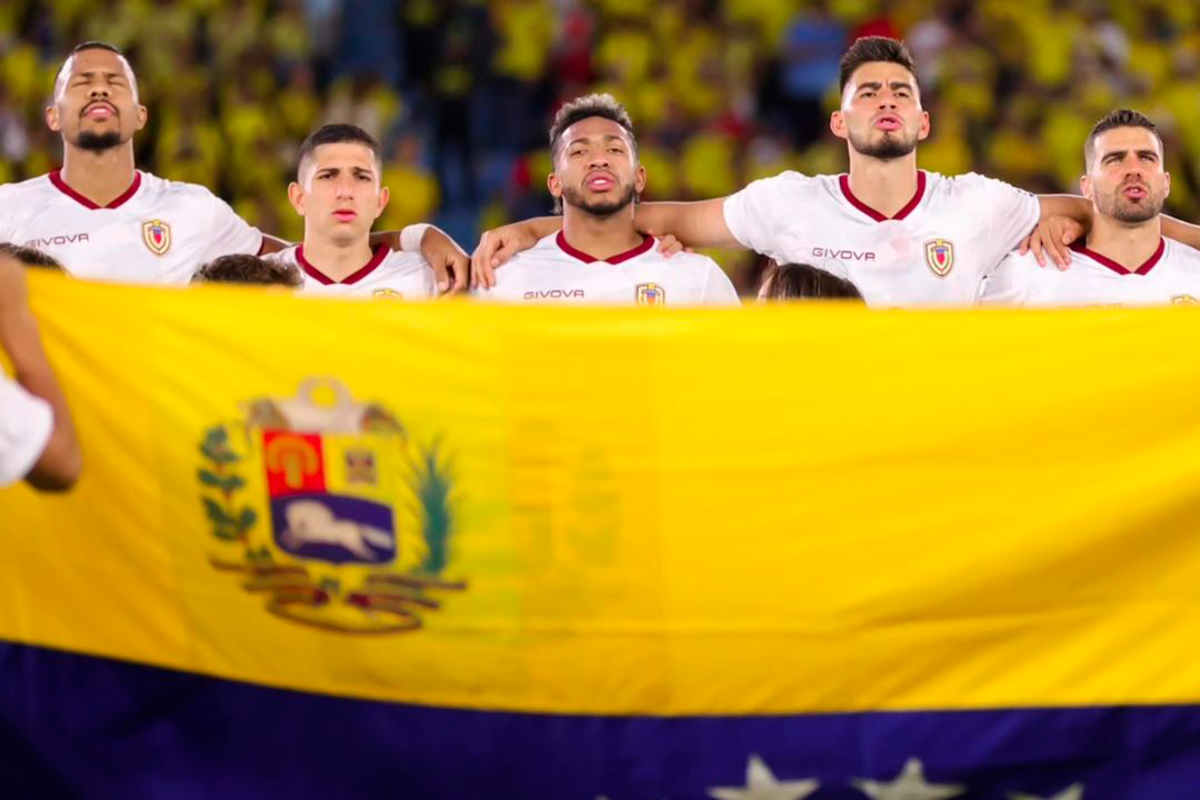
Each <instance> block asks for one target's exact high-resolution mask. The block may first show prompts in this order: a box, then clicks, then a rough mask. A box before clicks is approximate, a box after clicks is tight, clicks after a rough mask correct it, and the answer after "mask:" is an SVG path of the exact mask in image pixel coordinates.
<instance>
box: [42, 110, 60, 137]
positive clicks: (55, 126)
mask: <svg viewBox="0 0 1200 800" xmlns="http://www.w3.org/2000/svg"><path fill="white" fill-rule="evenodd" d="M46 127H47V128H49V129H50V130H52V131H54V132H55V133H58V132H59V131H61V130H62V123H61V122H60V121H59V119H58V106H46Z"/></svg>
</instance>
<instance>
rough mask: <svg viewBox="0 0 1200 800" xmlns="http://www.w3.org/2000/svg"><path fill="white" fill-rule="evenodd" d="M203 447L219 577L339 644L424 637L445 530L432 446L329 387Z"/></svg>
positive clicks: (445, 554)
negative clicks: (343, 639)
mask: <svg viewBox="0 0 1200 800" xmlns="http://www.w3.org/2000/svg"><path fill="white" fill-rule="evenodd" d="M245 409H246V418H245V419H244V420H242V421H239V422H237V423H231V424H227V425H219V426H215V427H212V428H209V429H208V431H207V432H206V433H205V436H204V440H203V441H202V442H201V444H200V452H201V455H202V456H203V458H204V460H205V463H204V465H203V466H202V467H201V468H200V470H199V472H198V476H199V480H200V484H201V486H202V487H203V489H204V494H203V496H202V502H203V506H204V509H205V512H206V513H207V516H208V519H209V522H210V523H211V525H212V533H213V536H214V537H215V538H216V539H217V540H218V541H219V542H221V543H222V545H221V550H220V552H219V553H218V554H214V555H212V557H211V559H210V560H211V562H212V564H213V566H214V567H216V568H217V569H220V570H223V571H229V572H236V573H241V574H243V575H245V576H246V581H245V583H244V584H243V588H245V589H247V590H248V591H253V592H263V593H265V594H266V596H267V602H266V607H267V610H268V611H270V612H272V613H274V614H277V615H278V616H281V617H284V618H287V619H290V620H292V621H295V622H300V623H304V624H308V625H312V626H315V627H319V628H324V629H327V630H335V631H340V632H344V633H386V632H399V631H406V630H413V629H416V628H419V627H420V626H421V624H422V623H421V614H422V613H427V612H429V611H431V610H436V609H437V608H439V607H440V601H439V600H437V599H435V598H434V597H433V596H432V593H433V592H434V591H438V590H442V591H445V590H462V589H465V588H466V584H465V583H464V582H462V581H452V580H446V579H445V578H444V577H443V572H444V571H445V570H446V568H447V566H448V561H449V549H448V546H449V540H450V536H451V534H452V531H453V513H452V508H451V504H450V488H451V479H450V475H449V469H448V467H447V464H446V459H445V457H444V455H443V453H442V450H441V444H440V440H434V441H433V442H432V443H431V444H428V445H426V446H423V447H422V446H418V445H416V444H415V443H413V442H412V441H410V440H409V437H408V433H407V431H406V430H405V428H404V426H403V425H401V423H400V421H399V420H398V419H397V418H396V417H395V416H394V415H393V414H392V413H391V412H389V411H388V410H387V409H385V408H384V407H383V406H381V405H379V404H377V403H362V402H359V401H356V400H355V399H354V398H353V396H352V395H351V393H350V390H349V389H348V388H347V387H346V386H345V385H343V384H342V383H340V382H339V381H336V380H321V379H309V380H306V381H305V382H304V383H302V384H301V386H300V391H299V393H298V395H297V396H296V397H293V398H260V399H258V400H255V401H252V402H250V403H248V404H247V405H246V406H245Z"/></svg>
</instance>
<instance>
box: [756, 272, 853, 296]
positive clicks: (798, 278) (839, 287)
mask: <svg viewBox="0 0 1200 800" xmlns="http://www.w3.org/2000/svg"><path fill="white" fill-rule="evenodd" d="M758 300H759V302H764V303H765V302H769V301H775V300H784V301H786V300H858V301H860V302H861V301H862V293H861V292H859V291H858V287H857V286H855V285H854V284H853V283H851V282H850V281H848V280H846V279H845V278H839V277H838V276H836V275H833V274H831V273H829V272H826V271H825V270H823V269H817V268H816V267H814V266H812V265H811V264H776V263H774V262H771V265H770V266H769V267H768V268H767V271H766V275H765V276H764V277H763V281H762V285H761V286H759V289H758Z"/></svg>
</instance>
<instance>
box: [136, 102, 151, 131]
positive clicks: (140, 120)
mask: <svg viewBox="0 0 1200 800" xmlns="http://www.w3.org/2000/svg"><path fill="white" fill-rule="evenodd" d="M148 117H149V112H148V111H146V107H145V106H144V105H142V104H141V103H139V104H138V107H137V128H136V129H135V130H139V131H140V130H141V129H142V128H144V127H146V119H147V118H148Z"/></svg>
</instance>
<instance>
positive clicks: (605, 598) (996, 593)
mask: <svg viewBox="0 0 1200 800" xmlns="http://www.w3.org/2000/svg"><path fill="white" fill-rule="evenodd" d="M33 290H34V301H35V308H36V311H37V313H38V315H39V318H40V320H41V323H42V326H43V333H44V335H45V337H46V338H47V340H48V344H49V348H50V351H51V355H52V358H53V359H54V361H55V364H56V367H57V369H58V371H59V374H60V377H61V378H62V380H63V382H64V384H65V386H66V390H67V393H68V396H69V399H70V401H71V403H72V407H73V409H74V410H75V414H76V417H77V423H78V425H79V427H80V431H81V436H82V439H83V445H84V448H85V454H86V457H87V471H86V476H85V478H84V479H83V481H82V482H81V483H80V485H79V487H78V488H77V490H76V491H75V492H73V493H72V494H70V495H68V496H65V497H52V498H47V497H40V496H35V495H34V494H33V493H32V492H30V491H27V490H26V489H24V488H21V487H17V488H13V489H9V490H5V491H4V492H3V493H0V526H2V528H3V547H4V554H3V558H0V596H2V597H3V601H2V602H0V639H3V640H4V642H5V644H4V645H3V646H2V647H0V797H3V798H6V799H7V798H38V800H43V799H45V798H51V799H55V798H89V800H90V799H91V798H100V799H101V800H109V799H111V800H130V799H131V798H170V799H171V800H177V799H190V798H211V797H220V798H228V799H229V800H243V799H246V800H248V799H249V798H262V797H281V798H282V797H287V798H329V797H338V798H351V800H357V799H358V798H406V799H408V798H420V799H421V800H426V799H428V800H443V799H444V800H460V799H462V798H475V797H489V798H553V799H555V800H558V799H559V798H562V799H563V800H573V799H577V800H596V798H600V797H604V798H608V800H696V799H698V798H710V797H711V798H718V800H758V799H759V798H774V799H776V800H799V799H800V798H806V797H811V798H816V800H836V799H837V798H844V799H846V800H850V799H851V798H874V799H875V800H935V799H936V798H964V799H966V800H1030V799H1031V798H1045V799H1046V800H1050V799H1051V798H1052V799H1053V800H1083V799H1084V798H1086V800H1104V799H1106V798H1113V799H1117V798H1120V799H1121V800H1125V799H1127V798H1136V799H1138V800H1163V799H1164V798H1197V797H1200V706H1198V705H1197V703H1198V702H1200V666H1198V664H1200V536H1198V535H1197V533H1198V532H1200V405H1198V401H1197V398H1200V360H1198V359H1197V358H1196V355H1195V354H1196V352H1197V349H1198V344H1200V341H1198V340H1200V335H1198V334H1197V331H1198V330H1200V328H1198V326H1197V322H1198V321H1200V320H1198V318H1197V316H1196V311H1195V309H1190V308H1168V309H1158V310H1122V309H1093V310H1080V311H1063V312H1036V311H994V312H984V311H980V312H970V313H966V312H936V313H934V312H930V313H916V312H894V313H893V312H873V313H872V312H867V311H865V310H863V309H858V308H841V307H834V308H824V307H821V308H782V307H770V308H753V309H744V310H737V309H692V310H676V309H670V308H654V309H646V308H639V309H634V308H630V309H595V308H592V309H562V308H530V309H513V308H506V307H504V308H502V307H485V306H473V305H469V304H466V303H438V304H425V305H407V304H387V303H369V302H364V303H355V302H349V301H337V300H313V299H305V298H298V297H293V296H289V295H275V294H271V293H262V292H252V291H239V290H236V289H228V288H219V287H205V288H200V289H194V290H188V291H177V290H168V289H152V288H134V287H120V286H105V285H89V284H85V283H79V282H70V281H67V280H64V279H61V278H58V277H57V276H41V275H39V276H35V277H34V279H33Z"/></svg>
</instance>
